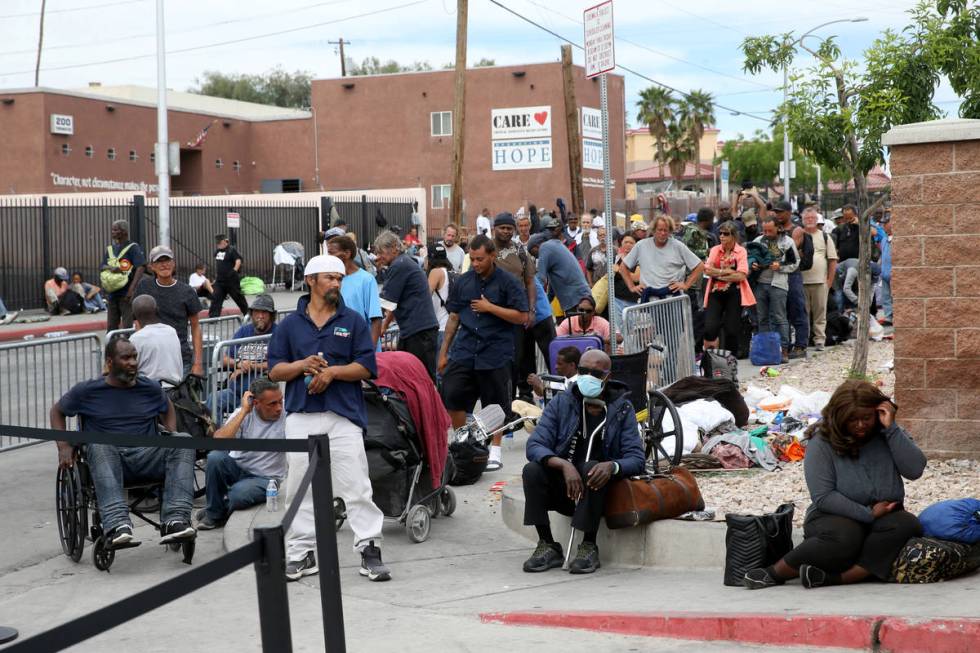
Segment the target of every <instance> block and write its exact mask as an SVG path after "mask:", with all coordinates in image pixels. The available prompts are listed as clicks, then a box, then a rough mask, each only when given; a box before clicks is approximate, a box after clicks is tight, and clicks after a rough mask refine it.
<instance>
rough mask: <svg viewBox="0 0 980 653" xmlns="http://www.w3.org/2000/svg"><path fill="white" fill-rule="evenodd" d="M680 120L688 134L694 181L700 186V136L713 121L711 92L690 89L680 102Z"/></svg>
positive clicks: (713, 111) (713, 112) (713, 109)
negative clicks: (691, 148) (691, 149)
mask: <svg viewBox="0 0 980 653" xmlns="http://www.w3.org/2000/svg"><path fill="white" fill-rule="evenodd" d="M679 114H680V120H681V122H682V124H683V125H684V126H685V128H686V129H687V132H688V134H689V135H690V140H691V146H692V147H693V148H694V151H693V152H692V157H691V158H692V160H693V161H694V165H695V170H694V175H695V183H696V184H697V188H699V189H700V188H701V138H702V137H703V136H704V130H705V128H706V127H707V126H709V125H712V124H714V122H715V107H714V99H713V98H712V97H711V93H708V92H707V91H702V90H700V89H698V90H694V91H691V92H690V93H689V94H688V96H687V97H686V98H685V99H684V101H683V102H682V103H681V107H680V110H679Z"/></svg>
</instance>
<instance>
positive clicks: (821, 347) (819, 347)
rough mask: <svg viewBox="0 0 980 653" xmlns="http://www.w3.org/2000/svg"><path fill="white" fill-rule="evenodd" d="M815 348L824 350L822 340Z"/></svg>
mask: <svg viewBox="0 0 980 653" xmlns="http://www.w3.org/2000/svg"><path fill="white" fill-rule="evenodd" d="M813 348H814V349H816V350H817V351H823V350H824V346H823V343H822V342H821V343H819V344H817V345H814V346H813Z"/></svg>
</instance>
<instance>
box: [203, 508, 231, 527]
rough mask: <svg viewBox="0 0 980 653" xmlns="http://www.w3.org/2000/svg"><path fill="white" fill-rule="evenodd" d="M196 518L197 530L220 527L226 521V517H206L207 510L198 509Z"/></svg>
mask: <svg viewBox="0 0 980 653" xmlns="http://www.w3.org/2000/svg"><path fill="white" fill-rule="evenodd" d="M196 518H197V530H199V531H211V530H214V529H215V528H221V527H222V526H224V525H225V522H226V521H228V520H227V519H219V520H218V521H215V520H213V519H211V518H210V517H208V511H207V510H198V511H197V515H196Z"/></svg>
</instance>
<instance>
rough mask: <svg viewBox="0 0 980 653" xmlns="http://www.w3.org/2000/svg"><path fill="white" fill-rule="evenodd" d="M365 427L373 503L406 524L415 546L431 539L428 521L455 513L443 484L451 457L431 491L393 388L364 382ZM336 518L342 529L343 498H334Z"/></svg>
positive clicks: (404, 410)
mask: <svg viewBox="0 0 980 653" xmlns="http://www.w3.org/2000/svg"><path fill="white" fill-rule="evenodd" d="M363 391H364V403H365V405H366V406H367V417H368V424H367V428H366V429H365V432H364V450H365V453H366V454H367V460H368V471H369V474H370V478H371V489H372V491H373V498H374V503H375V505H377V506H378V508H379V509H381V512H382V513H384V515H385V517H387V518H390V519H394V520H396V521H397V522H398V523H400V524H404V526H405V530H406V531H407V532H408V537H409V539H411V540H412V541H413V542H416V543H418V542H424V541H425V540H426V539H428V537H429V530H430V528H431V520H432V518H433V517H438V516H439V515H440V514H442V515H446V516H447V517H448V516H449V515H451V514H453V512H454V511H455V510H456V495H455V494H454V493H453V491H452V489H451V488H449V487H448V486H447V480H448V479H449V478H451V477H452V474H453V471H452V469H450V468H451V466H452V465H451V459H449V458H447V465H446V468H445V469H444V471H443V475H442V482H441V483H440V485H439V487H432V478H431V474H430V472H429V463H428V461H426V460H425V455H424V450H423V448H422V442H421V439H420V436H419V433H418V431H417V430H416V428H415V423H414V421H413V420H412V415H411V413H410V412H409V410H408V405H407V404H406V403H405V401H404V399H403V398H402V396H401V395H400V394H399V393H398V392H397V391H394V390H391V389H389V388H385V387H382V386H378V385H376V384H375V383H373V382H371V381H364V382H363ZM334 518H335V523H336V527H337V528H338V529H340V527H341V525H342V524H343V522H344V520H345V519H346V512H345V508H344V505H343V500H342V499H340V498H336V499H334Z"/></svg>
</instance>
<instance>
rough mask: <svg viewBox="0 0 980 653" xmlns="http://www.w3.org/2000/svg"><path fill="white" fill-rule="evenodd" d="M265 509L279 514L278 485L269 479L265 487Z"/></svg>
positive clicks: (272, 479)
mask: <svg viewBox="0 0 980 653" xmlns="http://www.w3.org/2000/svg"><path fill="white" fill-rule="evenodd" d="M265 509H266V510H268V511H269V512H279V484H278V483H276V480H275V479H274V478H270V479H269V484H268V485H266V486H265Z"/></svg>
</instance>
